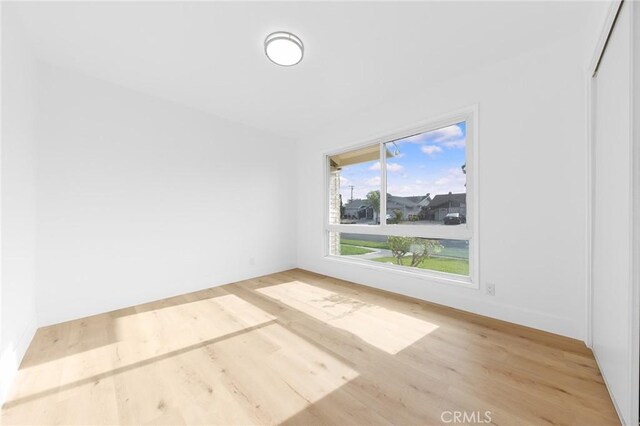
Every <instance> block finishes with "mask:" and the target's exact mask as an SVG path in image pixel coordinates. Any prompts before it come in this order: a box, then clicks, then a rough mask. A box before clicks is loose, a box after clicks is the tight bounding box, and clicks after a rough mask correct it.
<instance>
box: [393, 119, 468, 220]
mask: <svg viewBox="0 0 640 426" xmlns="http://www.w3.org/2000/svg"><path fill="white" fill-rule="evenodd" d="M385 147H386V150H385V152H386V156H387V157H386V162H387V211H386V218H387V223H388V224H413V225H440V226H444V225H447V226H466V225H465V223H466V216H467V202H466V198H467V194H466V193H467V189H466V185H467V179H466V124H465V122H461V123H457V124H453V125H451V126H447V127H443V128H441V129H438V130H433V131H430V132H425V133H420V134H417V135H415V136H410V137H407V138H404V139H400V140H396V141H393V142H388V143H386V144H385Z"/></svg>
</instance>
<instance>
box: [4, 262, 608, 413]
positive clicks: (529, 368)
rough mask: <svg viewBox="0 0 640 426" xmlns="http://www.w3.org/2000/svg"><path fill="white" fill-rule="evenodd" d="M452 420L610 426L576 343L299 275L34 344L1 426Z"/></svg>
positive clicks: (587, 360)
mask: <svg viewBox="0 0 640 426" xmlns="http://www.w3.org/2000/svg"><path fill="white" fill-rule="evenodd" d="M456 411H457V412H466V414H467V416H475V417H472V418H469V417H467V420H480V421H482V420H485V419H488V418H490V419H491V420H492V423H493V424H505V425H523V424H536V425H539V424H554V425H555V424H575V425H589V424H592V425H605V424H617V423H618V420H617V417H616V414H615V411H614V408H613V406H612V403H611V400H610V398H609V395H608V394H607V391H606V389H605V385H604V384H603V381H602V377H601V376H600V373H599V371H598V368H597V367H596V364H595V361H594V359H593V356H592V354H591V352H590V351H589V350H588V349H587V348H586V347H585V346H584V344H583V343H581V342H578V341H574V340H571V339H567V338H564V337H559V336H555V335H551V334H548V333H544V332H540V331H536V330H532V329H528V328H524V327H521V326H516V325H513V324H509V323H505V322H501V321H496V320H492V319H488V318H484V317H480V316H477V315H472V314H468V313H464V312H460V311H456V310H453V309H449V308H445V307H442V306H438V305H433V304H429V303H426V302H422V301H417V300H414V299H410V298H406V297H402V296H398V295H394V294H391V293H385V292H381V291H376V290H373V289H370V288H367V287H363V286H358V285H356V284H351V283H348V282H344V281H340V280H336V279H333V278H328V277H325V276H321V275H317V274H313V273H310V272H306V271H302V270H292V271H287V272H283V273H279V274H274V275H269V276H265V277H261V278H257V279H253V280H248V281H243V282H238V283H234V284H230V285H226V286H223V287H217V288H213V289H208V290H204V291H200V292H196V293H191V294H186V295H184V296H179V297H174V298H171V299H166V300H161V301H158V302H154V303H149V304H145V305H140V306H135V307H132V308H128V309H122V310H119V311H115V312H110V313H107V314H102V315H96V316H92V317H88V318H84V319H80V320H76V321H71V322H67V323H63V324H58V325H54V326H50V327H45V328H41V329H39V330H38V332H37V334H36V337H35V339H34V340H33V342H32V344H31V346H30V347H29V350H28V352H27V355H26V357H25V359H24V361H23V363H22V365H21V368H20V371H19V373H18V378H17V380H16V383H15V386H14V389H13V391H12V393H11V394H10V396H9V399H8V401H7V402H6V404H5V405H4V406H3V409H2V423H3V424H38V425H44V424H81V425H88V424H136V425H138V424H164V425H181V424H224V425H230V424H282V423H283V424H291V425H294V424H296V425H311V424H334V425H364V424H396V425H418V424H421V425H430V424H443V420H445V421H448V420H450V419H452V418H453V416H454V415H456V414H455V412H456ZM487 411H489V412H490V413H486V414H487V415H488V417H485V412H487ZM443 413H444V414H443ZM443 415H444V417H442V416H443ZM462 419H464V418H462Z"/></svg>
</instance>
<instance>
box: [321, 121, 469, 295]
mask: <svg viewBox="0 0 640 426" xmlns="http://www.w3.org/2000/svg"><path fill="white" fill-rule="evenodd" d="M474 120H475V110H468V111H465V112H463V113H461V114H458V115H455V116H452V117H450V118H449V119H447V120H443V121H439V122H437V123H434V124H430V125H423V126H420V127H417V128H413V129H410V130H407V131H404V132H400V133H398V134H395V135H392V136H389V137H385V138H381V139H379V140H378V141H376V142H372V143H368V144H364V145H362V146H360V147H358V148H355V149H351V150H348V151H342V152H338V153H334V154H330V155H327V168H328V172H327V177H328V182H327V184H328V191H327V193H328V199H327V205H328V220H327V223H326V229H325V231H326V233H327V242H328V251H327V253H328V255H329V256H330V257H334V258H340V259H345V260H348V261H353V262H360V263H366V264H369V265H370V266H375V265H377V266H379V267H387V268H389V269H394V270H402V271H411V272H415V273H423V274H429V275H432V276H434V277H436V278H437V277H441V278H446V279H449V280H455V281H462V282H465V283H475V281H477V280H474V273H475V271H476V270H477V267H475V266H474V262H475V261H476V257H477V256H476V249H477V244H476V239H475V238H474V235H475V234H474V229H475V223H474V220H475V214H474V213H475V210H474V207H475V205H474V201H473V200H474V198H473V195H474V183H475V182H474V179H473V176H474V175H473V172H474V164H473V148H474V140H473V138H474V135H473V127H474V125H475V122H474ZM380 194H385V195H384V196H380Z"/></svg>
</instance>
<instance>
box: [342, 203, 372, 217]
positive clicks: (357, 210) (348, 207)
mask: <svg viewBox="0 0 640 426" xmlns="http://www.w3.org/2000/svg"><path fill="white" fill-rule="evenodd" d="M344 217H345V218H347V219H372V218H373V208H372V207H371V206H370V205H369V201H368V200H362V199H355V200H349V201H348V202H347V203H346V204H345V205H344Z"/></svg>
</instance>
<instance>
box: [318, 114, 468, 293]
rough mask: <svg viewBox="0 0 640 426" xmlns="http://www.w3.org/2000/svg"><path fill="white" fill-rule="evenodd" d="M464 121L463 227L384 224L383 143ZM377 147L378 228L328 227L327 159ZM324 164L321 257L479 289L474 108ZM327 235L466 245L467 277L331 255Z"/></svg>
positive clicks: (379, 139)
mask: <svg viewBox="0 0 640 426" xmlns="http://www.w3.org/2000/svg"><path fill="white" fill-rule="evenodd" d="M462 121H464V122H465V123H466V147H465V155H466V176H467V187H466V189H467V192H466V193H467V196H466V204H467V223H466V227H459V226H454V227H443V226H434V227H432V226H428V225H426V226H419V225H400V224H398V225H391V224H387V223H386V222H387V218H386V214H384V213H383V212H386V211H387V197H386V186H387V168H386V155H385V143H387V142H391V141H396V140H399V139H403V138H406V137H409V136H413V135H417V134H419V133H426V132H430V131H433V130H437V129H441V128H443V127H447V126H450V125H452V124H457V123H460V122H462ZM376 144H378V145H379V146H380V165H381V167H380V171H381V174H380V195H381V196H380V212H381V213H380V224H378V225H357V224H353V225H343V224H332V223H329V196H330V194H329V170H330V167H329V158H330V157H331V156H334V155H339V154H343V153H346V152H349V151H353V150H356V149H361V148H365V147H367V146H372V145H376ZM323 164H324V187H325V191H324V192H325V196H324V236H325V238H324V257H325V259H328V260H332V261H340V262H346V263H351V264H355V265H361V266H364V267H367V268H371V269H378V270H379V269H384V270H388V271H392V272H395V273H401V274H403V275H411V276H419V277H422V278H425V279H427V278H428V279H430V280H433V281H438V282H444V283H450V284H457V285H462V286H465V287H469V288H474V289H479V288H480V286H479V275H480V274H479V260H478V255H479V238H478V106H477V105H473V106H470V107H466V108H463V109H460V110H458V111H455V112H452V113H449V114H446V115H443V116H441V117H438V118H435V119H431V120H428V121H424V122H421V123H418V124H414V125H412V126H407V127H404V128H402V129H399V130H395V131H392V132H389V133H385V134H384V135H380V136H376V137H373V138H369V139H367V140H366V141H363V142H360V143H357V144H354V145H351V146H349V147H345V148H343V149H340V150H335V151H331V152H326V153H325V154H324V159H323ZM329 232H340V233H350V234H368V235H386V236H408V237H421V238H434V239H452V240H468V241H469V276H468V277H466V276H461V275H457V274H450V273H446V272H438V271H432V270H428V269H417V268H409V267H406V266H400V265H391V264H378V263H375V262H370V261H367V260H362V259H357V258H353V257H348V258H347V257H344V256H336V255H331V254H330V253H329V238H328V236H329Z"/></svg>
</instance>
